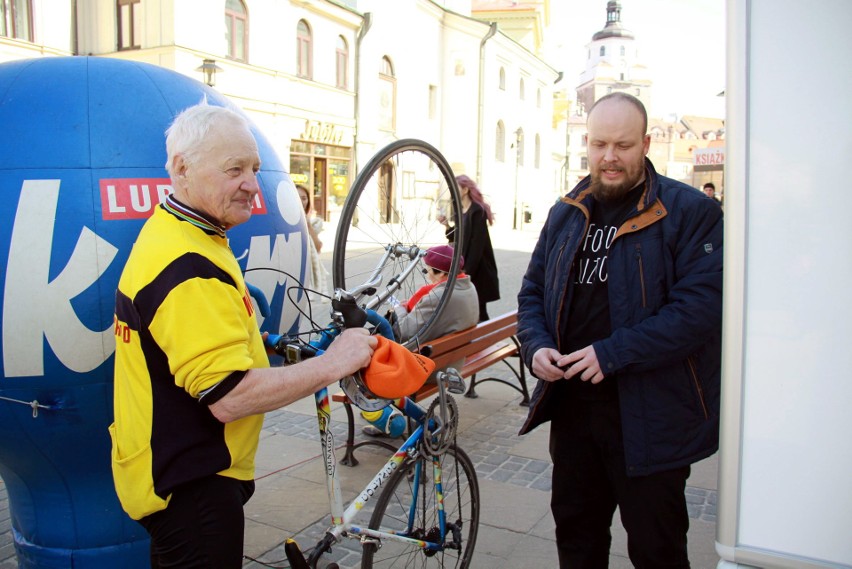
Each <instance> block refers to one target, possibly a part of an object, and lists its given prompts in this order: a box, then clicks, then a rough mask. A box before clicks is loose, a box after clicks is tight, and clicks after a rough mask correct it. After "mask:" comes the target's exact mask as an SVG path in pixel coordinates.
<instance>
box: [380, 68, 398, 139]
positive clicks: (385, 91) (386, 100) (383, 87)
mask: <svg viewBox="0 0 852 569" xmlns="http://www.w3.org/2000/svg"><path fill="white" fill-rule="evenodd" d="M379 128H380V129H382V130H386V131H393V130H395V129H396V74H395V73H394V70H393V63H391V60H390V58H389V57H388V56H384V57H382V62H381V68H380V69H379Z"/></svg>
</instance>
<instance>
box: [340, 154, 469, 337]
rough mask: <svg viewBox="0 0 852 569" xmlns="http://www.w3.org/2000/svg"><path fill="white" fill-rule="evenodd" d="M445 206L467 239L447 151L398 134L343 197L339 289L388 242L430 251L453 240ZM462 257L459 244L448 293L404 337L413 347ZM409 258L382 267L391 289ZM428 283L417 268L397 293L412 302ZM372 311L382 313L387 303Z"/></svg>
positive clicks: (354, 282) (355, 279) (362, 272)
mask: <svg viewBox="0 0 852 569" xmlns="http://www.w3.org/2000/svg"><path fill="white" fill-rule="evenodd" d="M439 212H443V213H444V214H445V215H446V217H447V219H448V221H449V222H450V223H451V224H452V225H454V226H455V227H456V228H457V231H458V233H459V235H458V236H456V238H455V242H456V243H462V242H463V241H462V238H461V235H460V234H461V232H462V231H463V228H462V226H461V215H462V205H461V195H460V193H459V189H458V184H457V183H456V179H455V175H454V174H453V171H452V168H451V167H450V165H449V164H448V163H447V160H446V159H445V158H444V156H443V155H442V154H441V153H440V152H439V151H438V150H437V149H436V148H435V147H433V146H431V145H430V144H428V143H426V142H423V141H421V140H416V139H403V140H397V141H395V142H392V143H391V144H389V145H387V146H386V147H384V148H383V149H382V150H380V151H379V152H378V153H377V154H376V155H375V156H373V158H371V159H370V161H369V162H367V164H366V165H365V166H364V168H363V170H362V171H361V172H360V173H359V174H358V176H357V177H356V179H355V182H354V183H353V184H352V188H351V189H350V190H349V195H348V196H347V197H346V201H345V202H344V205H343V210H342V211H341V215H340V221H339V223H338V228H337V234H336V236H335V243H334V254H333V257H332V279H333V282H334V286H335V288H342V289H344V290H350V289H351V288H352V287H355V286H358V285H361V284H363V283H364V282H365V281H366V280H367V279H368V277H369V276H370V275H371V273H372V272H373V270H374V269H375V268H376V266H377V264H378V262H379V260H380V258H381V256H382V254H383V253H384V252H385V251H386V249H387V248H388V247H389V246H394V245H402V246H403V248H405V249H407V250H408V251H412V252H419V253H425V251H426V250H427V249H429V248H430V247H433V246H435V245H444V244H447V239H446V233H445V231H444V229H445V228H444V225H442V224H441V223H440V222H438V220H437V217H438V214H439ZM460 257H461V251H460V249H459V248H454V249H453V258H452V259H451V262H450V271H449V278H448V279H447V285H446V286H445V287H444V292H443V295H442V296H441V298H440V299H439V300H438V302H437V305H436V309H435V312H434V313H433V314H432V317H431V318H429V319H428V320H426V321H424V322H422V323H421V325H420V326H419V328H418V329H417V331H416V332H415V333H414V334H413V335H412V336H411V337H410V338H405V339H404V341H402V342H400V343H401V344H403V345H404V346H406V347H407V348H409V349H414V348H417V347H418V346H419V345H420V342H421V341H424V340H426V339H429V337H428V333H429V330H430V329H431V328H432V326H433V325H434V324H435V322H436V321H437V319H438V318H439V317H440V315H441V313H442V312H443V310H444V308H446V305H447V302H448V301H449V298H450V295H451V294H452V290H453V286H454V285H455V277H456V275H457V274H458V272H459V269H460V267H459V265H460ZM408 261H409V257H406V256H402V257H397V258H393V259H392V260H391V262H389V263H388V264H387V265H386V266H385V267H384V269H383V270H382V271H381V273H382V283H381V285H380V286H381V287H387V285H388V284H389V283H390V282H392V279H394V278H395V277H397V276H398V275H400V273H401V272H402V269H403V267H404V266H405V265H406V264H407V263H408ZM420 263H421V264H422V257H421V258H420ZM423 266H425V265H423ZM421 268H422V267H421ZM425 284H428V281H427V280H426V276H425V275H424V274H423V272H422V271H421V270H420V269H417V270H415V271H413V272H412V273H410V275H409V276H408V278H406V279H404V280H403V281H402V283H401V287H400V289H399V291H398V292H397V293H396V294H395V295H394V296H396V297H397V298H398V299H399V300H401V301H404V300H407V299H408V298H411V296H412V295H413V294H414V293H415V292H416V291H417V290H418V289H419V288H420V287H421V286H423V285H425ZM373 309H374V310H376V311H378V312H382V311H383V310H386V309H387V307H383V308H379V307H373Z"/></svg>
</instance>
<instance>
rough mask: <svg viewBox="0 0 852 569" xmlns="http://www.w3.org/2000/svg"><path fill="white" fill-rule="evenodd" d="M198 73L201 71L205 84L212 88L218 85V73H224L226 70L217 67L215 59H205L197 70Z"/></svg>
mask: <svg viewBox="0 0 852 569" xmlns="http://www.w3.org/2000/svg"><path fill="white" fill-rule="evenodd" d="M196 71H201V73H202V74H203V75H204V82H205V83H206V84H207V85H209V86H210V87H213V86H214V85H216V73H218V72H220V71H224V69H222V68H221V67H219V66H218V65H216V60H215V59H205V60H204V61H203V62H202V64H201V66H199V67H198V68H196Z"/></svg>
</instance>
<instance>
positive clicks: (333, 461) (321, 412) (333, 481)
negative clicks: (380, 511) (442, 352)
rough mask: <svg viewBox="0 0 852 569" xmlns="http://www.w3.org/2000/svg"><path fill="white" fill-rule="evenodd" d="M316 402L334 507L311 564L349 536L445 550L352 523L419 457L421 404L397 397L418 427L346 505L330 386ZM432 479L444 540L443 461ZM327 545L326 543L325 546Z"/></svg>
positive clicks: (324, 341)
mask: <svg viewBox="0 0 852 569" xmlns="http://www.w3.org/2000/svg"><path fill="white" fill-rule="evenodd" d="M333 339H334V334H331V333H328V332H327V331H326V332H325V333H323V335H322V337H321V338H320V340H319V341H318V342H316V344H314V346H315V347H317V348H319V349H323V348H324V347H327V346H328V344H329V343H330V342H331V341H332V340H333ZM314 402H315V404H316V409H317V423H318V425H319V432H320V443H321V446H322V456H323V463H324V464H325V475H326V486H327V491H328V499H329V505H330V507H331V527H330V528H329V529H327V530H326V537H325V538H324V539H323V540H321V541H320V543H319V544H318V545H317V547H316V548H315V549H314V550H313V552H312V553H311V555H310V556H309V557H308V559H307V561H308V564H309V565H310V566H311V567H314V566H315V564H316V562H317V561H318V560H319V558H320V557H321V556H322V554H323V553H324V552H325V550H326V548H327V546H328V545H331V543H334V542H337V541H340V539H341V538H343V537H346V536H361V537H362V538H364V537H366V538H373V539H379V540H394V541H399V542H405V543H408V544H410V545H414V546H416V547H420V548H422V549H426V550H434V551H439V550H441V549H442V547H443V546H442V545H441V543H436V542H429V541H424V540H420V539H414V538H410V537H407V536H405V535H401V534H400V533H398V532H385V531H377V530H372V529H369V528H365V527H361V526H358V525H354V524H353V523H352V522H353V521H354V520H355V519H356V518H357V516H358V515H359V514H360V512H361V511H362V510H363V508H364V506H365V505H366V504H367V503H368V502H369V501H370V500H371V499H372V498H374V497H376V496H377V495H378V493H379V490H380V489H381V488H382V486H383V485H384V484H385V482H387V480H388V479H389V478H390V476H391V474H393V472H394V471H395V470H396V469H397V468H399V467H400V465H401V464H402V463H403V461H404V460H405V459H406V458H407V457H412V458H413V457H415V456H417V452H418V451H417V450H416V445H417V442H418V441H419V440H420V438H421V437H422V436H423V423H424V421H426V410H425V409H423V407H421V406H420V405H418V404H417V403H415V402H414V401H412V400H411V399H409V398H408V397H402V398H400V399H397V400H395V401H394V402H393V403H392V404H393V405H395V406H396V407H397V408H398V409H400V410H401V411H403V413H404V414H405V415H406V416H407V417H409V418H410V419H411V420H413V421H414V422H415V423H416V424H417V428H416V429H415V430H414V432H412V433H411V435H410V436H409V437H408V438H407V439H406V440H405V442H404V443H403V444H402V446H400V447H399V449H398V450H397V451H396V452H395V453H394V454H393V456H392V457H391V458H390V459H388V461H387V462H386V463H385V465H384V466H383V467H382V468H381V469H380V470H379V472H378V473H377V474H376V476H375V477H373V479H372V480H371V481H370V482H369V483H368V484H367V485H366V486H365V487H364V489H363V490H362V491H361V493H360V494H359V495H358V497H357V498H355V500H353V501H352V503H351V504H349V506H348V507H347V508H345V509H344V507H343V496H342V493H341V488H340V483H339V479H338V471H337V464H338V463H337V457H336V455H335V447H334V435H333V433H332V432H331V429H330V423H331V405H330V403H329V396H328V388H327V387H324V388H322V389H320V390H319V391H317V392H316V393H315V394H314ZM432 470H433V473H432V475H433V480H434V484H435V491H436V495H437V506H438V524H439V528H440V537H441V542H443V540H444V538H445V537H446V517H445V513H444V508H443V503H444V496H443V484H442V471H441V463H440V461H439V460H438V459H433V460H432ZM414 476H415V478H414V481H415V487H417V486H416V485H417V484H419V482H420V478H421V476H422V472H421V468H420V464H418V465H417V466H416V468H415V473H414ZM417 500H418V495H417V493H414V495H413V500H412V503H411V506H410V510H409V521H408V531H411V528H412V527H413V516H414V514H415V512H416V510H417ZM323 544H326V546H323Z"/></svg>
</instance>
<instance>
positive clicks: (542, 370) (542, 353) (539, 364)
mask: <svg viewBox="0 0 852 569" xmlns="http://www.w3.org/2000/svg"><path fill="white" fill-rule="evenodd" d="M562 357H563V356H562V354H560V353H559V352H558V351H556V350H554V349H553V348H541V349H540V350H538V351H537V352H536V353H535V354H533V360H532V372H533V374H534V375H535V376H536V377H538V378H541V379H543V380H544V381H556V380H558V379H564V378H565V375H564V374H563V372H562V370H561V369H559V367H557V365H556V362H557V361H558V360H559V359H561V358H562Z"/></svg>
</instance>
